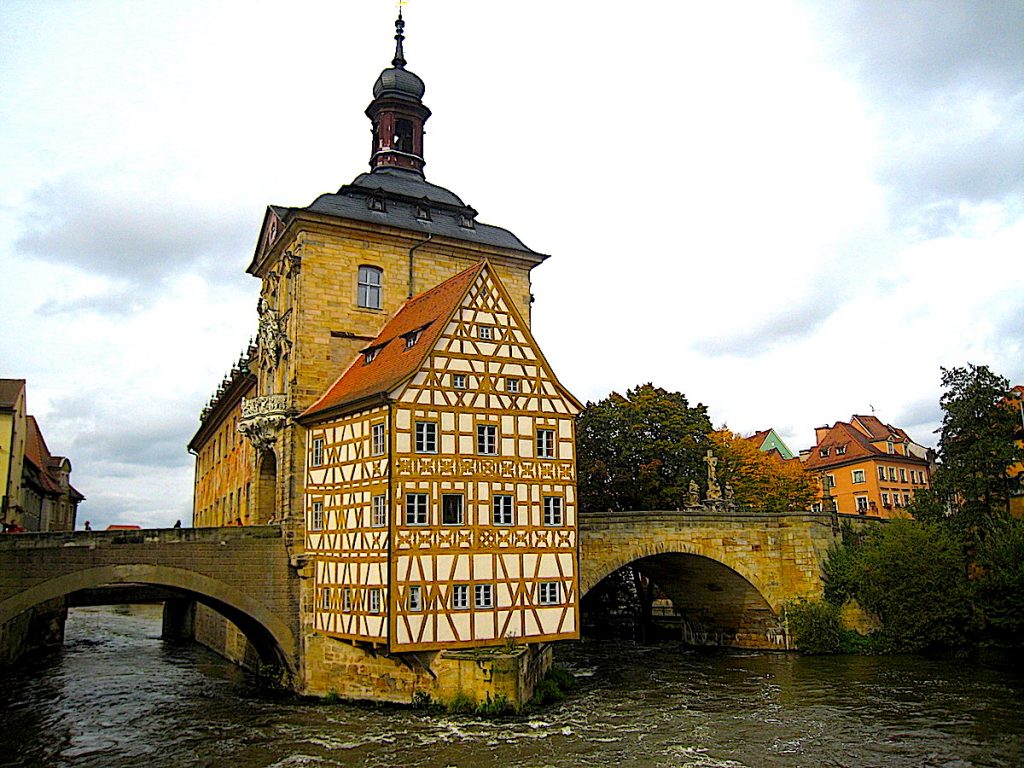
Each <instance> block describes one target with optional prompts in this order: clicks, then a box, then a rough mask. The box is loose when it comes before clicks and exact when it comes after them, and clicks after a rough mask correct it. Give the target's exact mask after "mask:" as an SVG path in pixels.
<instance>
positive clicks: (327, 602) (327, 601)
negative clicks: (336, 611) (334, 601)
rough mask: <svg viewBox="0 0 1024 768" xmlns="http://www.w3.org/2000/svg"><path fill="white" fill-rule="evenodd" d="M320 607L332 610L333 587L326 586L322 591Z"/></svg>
mask: <svg viewBox="0 0 1024 768" xmlns="http://www.w3.org/2000/svg"><path fill="white" fill-rule="evenodd" d="M320 607H321V608H322V609H323V610H325V611H329V610H331V588H330V587H324V588H323V589H322V590H321V591H320Z"/></svg>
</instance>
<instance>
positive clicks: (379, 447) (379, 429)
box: [370, 423, 388, 456]
mask: <svg viewBox="0 0 1024 768" xmlns="http://www.w3.org/2000/svg"><path fill="white" fill-rule="evenodd" d="M387 449H388V444H387V439H386V437H385V434H384V424H383V423H380V424H374V425H373V426H372V427H370V453H371V454H373V455H374V456H382V455H383V454H384V452H385V451H386V450H387Z"/></svg>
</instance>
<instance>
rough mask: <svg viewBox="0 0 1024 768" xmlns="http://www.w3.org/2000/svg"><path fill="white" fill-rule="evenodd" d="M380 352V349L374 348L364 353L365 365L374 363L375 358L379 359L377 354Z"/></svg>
mask: <svg viewBox="0 0 1024 768" xmlns="http://www.w3.org/2000/svg"><path fill="white" fill-rule="evenodd" d="M378 352H380V347H373V348H371V349H367V350H364V351H363V364H364V365H365V364H366V363H372V362H373V361H374V358H376V357H377V353H378Z"/></svg>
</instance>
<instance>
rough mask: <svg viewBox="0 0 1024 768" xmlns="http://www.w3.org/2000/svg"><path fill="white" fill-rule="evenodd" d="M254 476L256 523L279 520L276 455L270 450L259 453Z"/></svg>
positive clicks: (262, 523)
mask: <svg viewBox="0 0 1024 768" xmlns="http://www.w3.org/2000/svg"><path fill="white" fill-rule="evenodd" d="M259 462H260V463H259V469H258V472H257V476H256V520H255V521H254V522H255V523H256V524H257V525H265V524H267V523H269V522H270V521H272V520H273V521H275V522H280V520H279V519H278V515H277V456H276V455H275V454H274V452H273V451H272V450H269V451H263V453H261V454H260V459H259Z"/></svg>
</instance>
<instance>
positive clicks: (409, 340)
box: [403, 331, 420, 349]
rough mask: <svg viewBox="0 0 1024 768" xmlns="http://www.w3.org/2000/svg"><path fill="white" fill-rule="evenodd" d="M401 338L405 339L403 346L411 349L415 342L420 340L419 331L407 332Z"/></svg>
mask: <svg viewBox="0 0 1024 768" xmlns="http://www.w3.org/2000/svg"><path fill="white" fill-rule="evenodd" d="M403 338H404V339H405V348H406V349H412V348H413V347H414V346H416V342H417V341H419V340H420V332H419V331H413V332H412V333H407V334H405V336H404V337H403Z"/></svg>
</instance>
